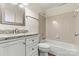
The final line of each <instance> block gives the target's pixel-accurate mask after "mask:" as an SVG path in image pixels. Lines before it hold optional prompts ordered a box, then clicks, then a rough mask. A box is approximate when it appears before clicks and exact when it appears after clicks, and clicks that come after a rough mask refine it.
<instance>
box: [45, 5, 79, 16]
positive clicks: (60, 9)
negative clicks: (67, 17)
mask: <svg viewBox="0 0 79 59" xmlns="http://www.w3.org/2000/svg"><path fill="white" fill-rule="evenodd" d="M77 8H79V4H78V3H70V4H64V5H62V6H58V7H54V8H50V9H47V10H46V15H47V17H50V16H54V15H60V14H63V13H67V12H71V11H74V10H75V9H77Z"/></svg>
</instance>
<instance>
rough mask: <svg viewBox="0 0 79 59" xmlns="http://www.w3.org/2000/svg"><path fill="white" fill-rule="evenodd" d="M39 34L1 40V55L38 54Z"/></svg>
mask: <svg viewBox="0 0 79 59" xmlns="http://www.w3.org/2000/svg"><path fill="white" fill-rule="evenodd" d="M38 42H39V36H38V35H29V36H26V37H19V38H17V37H16V38H11V39H10V38H9V39H7V40H3V41H0V56H38Z"/></svg>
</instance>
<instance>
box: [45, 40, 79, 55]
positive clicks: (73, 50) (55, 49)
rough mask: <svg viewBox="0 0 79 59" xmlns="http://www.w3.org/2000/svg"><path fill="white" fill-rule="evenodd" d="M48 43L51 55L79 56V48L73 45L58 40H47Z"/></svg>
mask: <svg viewBox="0 0 79 59" xmlns="http://www.w3.org/2000/svg"><path fill="white" fill-rule="evenodd" d="M46 43H47V44H49V45H50V52H49V53H51V54H54V55H57V56H79V48H78V47H76V46H75V45H73V44H69V43H65V42H60V41H56V40H46Z"/></svg>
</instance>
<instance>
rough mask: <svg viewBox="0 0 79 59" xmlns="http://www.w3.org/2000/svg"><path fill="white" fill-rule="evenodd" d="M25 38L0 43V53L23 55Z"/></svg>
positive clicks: (4, 54)
mask: <svg viewBox="0 0 79 59" xmlns="http://www.w3.org/2000/svg"><path fill="white" fill-rule="evenodd" d="M24 42H25V40H18V41H14V42H8V43H4V44H0V55H3V56H25V44H24Z"/></svg>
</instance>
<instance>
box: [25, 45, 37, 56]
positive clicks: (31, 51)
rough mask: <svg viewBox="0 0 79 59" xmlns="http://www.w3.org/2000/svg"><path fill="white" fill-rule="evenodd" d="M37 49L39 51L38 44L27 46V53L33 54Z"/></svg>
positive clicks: (28, 54)
mask: <svg viewBox="0 0 79 59" xmlns="http://www.w3.org/2000/svg"><path fill="white" fill-rule="evenodd" d="M35 51H38V46H30V47H26V55H27V56H31V55H32V54H33V53H34V52H35Z"/></svg>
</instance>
